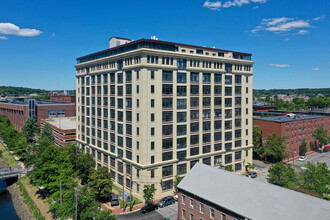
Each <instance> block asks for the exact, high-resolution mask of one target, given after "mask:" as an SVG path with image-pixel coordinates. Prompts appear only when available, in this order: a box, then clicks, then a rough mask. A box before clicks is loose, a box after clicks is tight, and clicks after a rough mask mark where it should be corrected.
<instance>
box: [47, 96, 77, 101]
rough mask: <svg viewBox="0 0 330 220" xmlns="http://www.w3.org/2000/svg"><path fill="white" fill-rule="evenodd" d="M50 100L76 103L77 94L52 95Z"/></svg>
mask: <svg viewBox="0 0 330 220" xmlns="http://www.w3.org/2000/svg"><path fill="white" fill-rule="evenodd" d="M50 100H51V101H53V102H69V103H76V96H75V95H51V96H50Z"/></svg>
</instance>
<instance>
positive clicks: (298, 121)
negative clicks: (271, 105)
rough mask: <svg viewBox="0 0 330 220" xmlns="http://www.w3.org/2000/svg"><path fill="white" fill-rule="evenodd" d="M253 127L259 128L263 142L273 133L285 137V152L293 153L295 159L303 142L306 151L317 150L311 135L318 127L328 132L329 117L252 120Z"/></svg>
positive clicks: (286, 116)
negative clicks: (305, 145) (305, 144)
mask: <svg viewBox="0 0 330 220" xmlns="http://www.w3.org/2000/svg"><path fill="white" fill-rule="evenodd" d="M253 125H257V126H259V127H260V130H261V133H262V138H263V140H267V137H268V135H270V134H272V133H273V132H275V133H276V134H277V135H279V136H286V145H287V148H286V151H295V152H296V154H295V157H299V147H300V145H301V143H302V141H303V140H305V141H306V142H307V150H308V151H312V150H316V149H317V143H316V139H315V138H314V137H313V136H312V134H313V133H314V132H315V131H316V129H317V128H318V127H320V126H324V129H326V130H330V117H328V116H319V115H295V114H288V115H284V116H275V117H268V118H254V119H253ZM291 157H292V155H291V154H290V158H291Z"/></svg>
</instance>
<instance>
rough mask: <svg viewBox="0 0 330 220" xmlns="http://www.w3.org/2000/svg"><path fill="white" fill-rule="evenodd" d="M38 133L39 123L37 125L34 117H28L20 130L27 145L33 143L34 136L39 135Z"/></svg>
mask: <svg viewBox="0 0 330 220" xmlns="http://www.w3.org/2000/svg"><path fill="white" fill-rule="evenodd" d="M39 131H40V126H39V123H37V118H36V117H35V116H32V117H29V118H28V120H26V122H25V124H24V126H23V128H22V132H23V134H24V135H25V137H26V140H27V142H28V143H33V142H34V136H35V134H36V133H39Z"/></svg>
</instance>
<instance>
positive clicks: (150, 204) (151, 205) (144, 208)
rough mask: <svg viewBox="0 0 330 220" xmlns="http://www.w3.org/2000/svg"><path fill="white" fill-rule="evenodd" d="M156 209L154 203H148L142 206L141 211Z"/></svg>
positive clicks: (156, 206)
mask: <svg viewBox="0 0 330 220" xmlns="http://www.w3.org/2000/svg"><path fill="white" fill-rule="evenodd" d="M155 209H158V205H157V204H155V203H149V204H146V205H145V206H143V207H142V209H141V213H146V212H150V211H153V210H155Z"/></svg>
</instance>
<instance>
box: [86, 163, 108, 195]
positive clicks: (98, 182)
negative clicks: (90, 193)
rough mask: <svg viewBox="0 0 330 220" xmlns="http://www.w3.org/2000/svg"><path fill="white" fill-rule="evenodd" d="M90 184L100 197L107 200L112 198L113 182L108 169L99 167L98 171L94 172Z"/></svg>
mask: <svg viewBox="0 0 330 220" xmlns="http://www.w3.org/2000/svg"><path fill="white" fill-rule="evenodd" d="M88 182H89V184H91V186H92V188H93V189H94V191H95V192H96V194H97V195H98V196H99V197H101V198H105V197H109V196H110V194H111V191H112V180H111V174H110V172H109V170H108V168H107V167H99V168H98V169H97V170H93V171H92V173H91V175H90V177H89V181H88Z"/></svg>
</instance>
